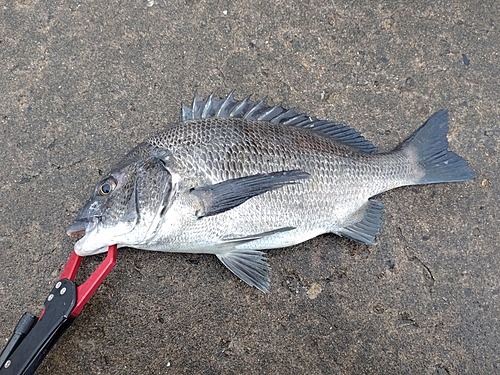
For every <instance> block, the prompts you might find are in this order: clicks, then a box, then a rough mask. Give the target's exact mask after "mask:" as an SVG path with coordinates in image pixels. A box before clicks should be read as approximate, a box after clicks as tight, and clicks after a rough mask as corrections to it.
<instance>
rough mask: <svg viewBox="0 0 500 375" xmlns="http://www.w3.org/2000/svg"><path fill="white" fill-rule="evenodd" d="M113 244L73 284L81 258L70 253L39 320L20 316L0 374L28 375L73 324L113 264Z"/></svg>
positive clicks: (2, 356)
mask: <svg viewBox="0 0 500 375" xmlns="http://www.w3.org/2000/svg"><path fill="white" fill-rule="evenodd" d="M116 252H117V247H116V245H112V246H110V247H109V248H108V255H107V256H106V258H105V259H104V261H103V262H102V263H101V264H100V265H99V266H98V267H97V269H96V270H95V271H94V273H92V275H90V277H89V278H88V279H87V280H86V281H85V282H84V283H83V284H81V285H80V286H77V285H76V283H75V281H74V280H75V277H76V274H77V272H78V268H79V267H80V264H81V262H82V259H83V258H82V257H80V256H78V255H77V254H76V253H75V252H73V253H72V254H71V256H70V258H69V260H68V263H67V264H66V266H65V267H64V269H63V271H62V273H61V276H60V277H59V280H58V281H57V283H56V284H55V285H54V287H53V288H52V290H51V291H50V293H49V295H48V297H47V298H46V299H45V302H44V305H45V307H44V309H43V310H42V312H41V314H40V317H38V318H37V317H36V316H34V315H32V314H30V313H24V314H23V316H22V317H21V319H20V320H19V322H18V323H17V325H16V328H15V329H14V333H13V334H12V336H11V338H10V339H9V341H8V343H7V345H6V346H5V348H4V349H3V351H2V353H1V354H0V375H31V374H33V373H34V372H35V370H36V369H37V367H38V365H39V364H40V363H41V361H42V360H43V358H45V356H46V355H47V353H48V351H49V350H50V348H52V346H53V345H54V344H55V343H56V341H57V340H58V339H59V337H61V335H62V334H63V333H64V331H66V329H67V328H68V327H69V326H70V325H71V323H73V321H74V320H75V318H76V317H77V316H78V315H79V314H80V312H81V311H82V309H83V307H84V306H85V304H86V303H87V302H88V300H89V299H90V298H91V297H92V295H93V294H94V292H95V291H96V290H97V288H98V287H99V285H101V283H102V282H103V280H104V279H105V278H106V276H107V275H108V274H109V272H111V269H112V268H113V267H114V265H115V263H116Z"/></svg>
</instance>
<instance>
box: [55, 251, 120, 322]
mask: <svg viewBox="0 0 500 375" xmlns="http://www.w3.org/2000/svg"><path fill="white" fill-rule="evenodd" d="M116 252H117V247H116V245H112V246H110V247H109V248H108V255H107V256H106V258H105V259H104V260H103V261H102V263H101V264H100V265H99V266H98V267H97V268H96V270H95V271H94V272H93V273H92V275H90V276H89V278H88V279H87V280H86V281H85V282H84V283H83V284H82V285H79V286H78V287H77V288H76V304H75V307H74V308H73V311H71V314H70V317H71V318H76V317H77V316H78V315H80V313H81V312H82V309H83V306H85V304H86V303H87V302H88V301H89V299H90V298H91V297H92V296H93V295H94V293H95V291H96V290H97V288H99V285H101V284H102V282H103V281H104V279H105V278H106V276H108V274H109V273H110V272H111V270H112V269H113V267H114V266H115V264H116ZM82 259H83V257H81V256H79V255H77V254H76V253H75V252H74V251H73V252H72V253H71V256H70V257H69V259H68V263H66V266H65V267H64V269H63V270H62V272H61V276H59V280H62V279H68V280H71V281H75V277H76V274H77V273H78V269H79V268H80V264H81V263H82Z"/></svg>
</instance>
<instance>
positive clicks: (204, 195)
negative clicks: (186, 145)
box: [191, 170, 309, 219]
mask: <svg viewBox="0 0 500 375" xmlns="http://www.w3.org/2000/svg"><path fill="white" fill-rule="evenodd" d="M308 177H309V173H307V172H303V171H300V170H292V171H282V172H273V173H265V174H256V175H252V176H247V177H241V178H235V179H232V180H227V181H223V182H220V183H218V184H214V185H208V186H202V187H198V188H194V189H192V190H191V194H194V195H196V196H197V197H198V198H199V199H200V200H201V201H202V203H203V206H204V209H203V210H201V211H200V212H198V214H197V216H198V219H201V218H202V217H205V216H212V215H217V214H220V213H221V212H224V211H227V210H230V209H232V208H234V207H237V206H239V205H240V204H242V203H244V202H246V201H247V200H248V199H250V198H252V197H255V196H257V195H260V194H263V193H265V192H268V191H271V190H275V189H279V188H281V187H283V186H285V185H290V184H295V183H297V182H298V181H299V180H303V179H306V178H308Z"/></svg>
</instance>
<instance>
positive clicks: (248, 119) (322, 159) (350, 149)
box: [68, 94, 474, 291]
mask: <svg viewBox="0 0 500 375" xmlns="http://www.w3.org/2000/svg"><path fill="white" fill-rule="evenodd" d="M447 131H448V117H447V112H446V111H445V110H441V111H439V112H436V113H435V114H434V115H433V116H431V117H430V118H429V120H428V121H427V122H426V123H425V124H424V125H423V126H422V127H421V128H420V129H419V130H417V131H416V132H415V133H414V134H413V135H412V136H411V137H410V138H409V139H408V140H407V141H405V142H403V143H402V144H401V145H400V146H398V148H396V149H395V150H394V151H392V152H390V153H380V154H377V153H375V152H376V148H375V147H374V146H373V145H371V144H370V143H369V142H368V141H366V140H365V139H364V138H363V137H362V136H361V135H360V134H359V133H357V132H356V131H354V130H352V129H350V128H348V127H345V126H342V125H336V124H332V123H330V122H327V121H320V120H318V119H316V118H310V117H308V116H306V115H303V114H298V113H296V112H295V111H293V110H286V109H284V108H282V107H281V106H275V107H269V106H267V105H266V104H265V103H264V102H263V101H261V102H253V101H251V100H249V99H248V98H247V99H244V100H242V101H238V100H235V99H234V98H233V97H232V94H230V95H229V96H227V97H226V98H224V99H221V100H214V99H213V98H212V96H210V97H209V98H207V99H206V100H202V99H200V98H199V97H198V96H197V95H195V99H194V100H193V104H192V106H191V107H189V108H188V107H183V111H182V114H181V121H180V122H179V123H176V124H172V125H169V126H167V127H166V129H165V131H164V132H163V133H161V134H158V135H157V136H154V137H152V138H150V139H148V140H147V141H145V142H143V143H141V144H140V145H139V146H137V147H136V148H135V149H133V150H132V151H131V152H130V153H129V154H127V155H126V156H125V158H124V159H123V160H122V161H121V162H120V163H119V164H118V165H117V166H115V167H114V168H112V170H111V172H110V173H109V175H108V176H107V177H106V178H105V179H104V180H102V181H100V182H99V183H98V184H97V186H96V188H95V191H94V194H93V196H92V197H91V199H90V200H89V201H88V202H87V204H86V205H85V206H84V208H83V209H82V210H81V212H80V214H79V215H78V218H77V220H76V221H75V223H73V224H72V225H71V226H70V228H69V229H68V233H69V234H77V233H83V232H85V236H84V237H83V238H81V239H80V240H79V241H78V242H77V243H76V245H75V251H76V252H77V253H78V254H79V255H92V254H96V253H99V252H103V251H105V250H106V249H107V247H108V246H109V245H112V244H115V243H116V244H118V246H119V247H124V246H128V247H134V248H139V249H145V250H155V251H166V252H193V253H212V254H216V255H217V257H218V258H219V259H220V260H221V261H222V262H223V263H224V264H225V265H226V266H227V267H228V268H229V269H230V270H231V271H232V272H234V273H235V274H236V275H237V276H239V277H240V278H241V279H243V280H244V281H245V282H247V283H248V284H250V285H252V286H255V287H257V288H259V289H260V290H262V291H268V289H269V277H268V269H269V266H268V264H267V262H266V260H265V258H264V256H263V253H262V252H261V250H263V249H271V248H281V247H286V246H290V245H294V244H297V243H300V242H303V241H306V240H308V239H310V238H313V237H315V236H317V235H320V234H322V233H336V234H338V235H341V236H347V237H349V238H352V239H354V240H356V241H359V242H363V243H367V244H374V243H375V236H376V234H377V233H378V230H379V228H380V226H381V213H382V208H383V205H382V203H380V202H378V201H376V200H373V199H370V198H371V197H373V196H374V195H377V194H379V193H381V192H384V191H387V190H389V189H392V188H395V187H399V186H405V185H416V184H427V183H437V182H453V181H464V180H468V179H471V178H473V177H474V174H473V172H472V171H470V170H469V169H468V167H467V164H466V163H465V161H464V160H463V159H462V158H460V157H459V156H458V155H456V154H454V153H453V152H451V151H448V150H447V148H448V142H447V140H446V134H447Z"/></svg>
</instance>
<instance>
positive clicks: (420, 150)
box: [398, 109, 475, 184]
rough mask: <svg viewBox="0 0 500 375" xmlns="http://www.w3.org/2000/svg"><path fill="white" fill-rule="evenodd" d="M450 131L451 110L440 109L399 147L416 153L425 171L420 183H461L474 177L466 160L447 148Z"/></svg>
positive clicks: (418, 182)
mask: <svg viewBox="0 0 500 375" xmlns="http://www.w3.org/2000/svg"><path fill="white" fill-rule="evenodd" d="M447 133H448V111H447V110H446V109H441V110H440V111H437V112H436V113H434V114H433V115H432V116H431V117H429V119H428V120H427V121H426V122H425V123H424V124H423V125H422V126H421V127H420V128H419V129H418V130H417V131H415V132H414V133H413V134H412V136H411V137H410V138H408V139H407V140H406V141H404V142H403V143H402V144H401V145H400V146H399V147H398V149H401V150H403V151H404V150H408V151H410V152H411V153H414V152H415V153H416V157H417V160H418V164H419V165H420V166H421V167H423V169H424V172H425V174H424V176H423V177H421V178H420V179H419V180H418V181H417V184H435V183H438V182H458V181H466V180H471V179H473V178H474V177H475V174H474V172H472V171H471V170H470V169H469V167H468V166H467V163H466V161H465V160H464V159H462V158H461V157H460V156H458V155H457V154H455V153H454V152H452V151H448V140H447V139H446V134H447Z"/></svg>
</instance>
